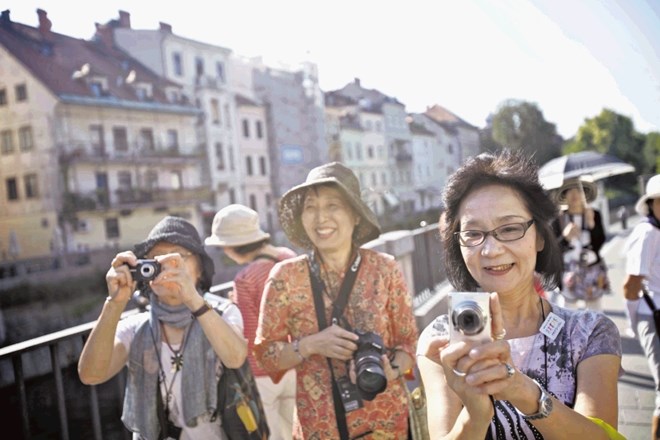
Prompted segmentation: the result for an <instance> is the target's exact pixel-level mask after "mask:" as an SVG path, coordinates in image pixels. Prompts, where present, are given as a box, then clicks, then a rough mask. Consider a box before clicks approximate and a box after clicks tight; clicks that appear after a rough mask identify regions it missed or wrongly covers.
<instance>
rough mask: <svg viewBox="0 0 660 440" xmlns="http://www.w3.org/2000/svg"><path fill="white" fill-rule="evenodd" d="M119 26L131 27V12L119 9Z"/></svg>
mask: <svg viewBox="0 0 660 440" xmlns="http://www.w3.org/2000/svg"><path fill="white" fill-rule="evenodd" d="M119 27H121V28H124V29H130V28H131V14H129V13H128V12H126V11H121V10H120V11H119Z"/></svg>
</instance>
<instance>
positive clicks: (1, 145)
mask: <svg viewBox="0 0 660 440" xmlns="http://www.w3.org/2000/svg"><path fill="white" fill-rule="evenodd" d="M0 152H1V153H2V154H11V153H13V152H14V137H13V136H12V133H11V130H2V131H1V132H0Z"/></svg>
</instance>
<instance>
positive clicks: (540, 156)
mask: <svg viewBox="0 0 660 440" xmlns="http://www.w3.org/2000/svg"><path fill="white" fill-rule="evenodd" d="M482 142H484V144H485V145H489V146H492V145H497V146H499V147H507V148H510V149H512V150H521V151H524V152H525V153H527V154H528V155H529V156H531V157H532V158H533V159H534V160H535V161H536V162H537V163H538V164H539V165H542V164H544V163H545V162H547V161H549V160H550V159H553V158H555V157H557V156H559V155H560V154H561V145H562V143H563V139H562V138H561V136H559V135H558V134H557V127H556V126H555V124H552V123H550V122H548V121H546V120H545V118H544V117H543V112H542V111H541V110H540V109H539V108H538V106H537V105H536V104H535V103H531V102H525V101H518V100H508V101H505V102H504V103H503V104H501V105H500V106H499V108H498V110H497V112H496V113H495V114H494V115H493V116H492V119H491V127H490V129H486V130H484V131H483V132H482Z"/></svg>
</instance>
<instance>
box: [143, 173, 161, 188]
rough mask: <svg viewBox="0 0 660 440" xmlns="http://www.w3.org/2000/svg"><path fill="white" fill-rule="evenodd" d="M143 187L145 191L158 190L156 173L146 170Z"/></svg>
mask: <svg viewBox="0 0 660 440" xmlns="http://www.w3.org/2000/svg"><path fill="white" fill-rule="evenodd" d="M144 186H145V187H146V188H147V189H150V190H151V189H158V171H156V170H147V172H146V173H145V174H144Z"/></svg>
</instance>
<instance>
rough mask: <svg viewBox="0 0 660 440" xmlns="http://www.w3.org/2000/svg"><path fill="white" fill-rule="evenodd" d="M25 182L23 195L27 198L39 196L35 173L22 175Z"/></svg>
mask: <svg viewBox="0 0 660 440" xmlns="http://www.w3.org/2000/svg"><path fill="white" fill-rule="evenodd" d="M23 182H24V183H25V197H26V198H28V199H36V198H37V197H39V181H38V180H37V175H36V174H26V175H25V176H24V177H23Z"/></svg>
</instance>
